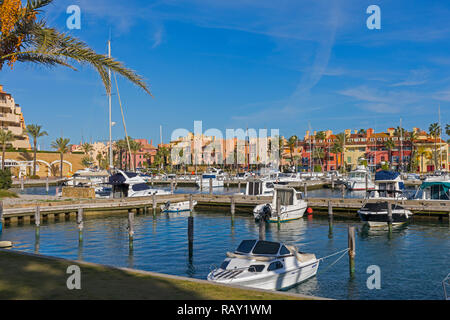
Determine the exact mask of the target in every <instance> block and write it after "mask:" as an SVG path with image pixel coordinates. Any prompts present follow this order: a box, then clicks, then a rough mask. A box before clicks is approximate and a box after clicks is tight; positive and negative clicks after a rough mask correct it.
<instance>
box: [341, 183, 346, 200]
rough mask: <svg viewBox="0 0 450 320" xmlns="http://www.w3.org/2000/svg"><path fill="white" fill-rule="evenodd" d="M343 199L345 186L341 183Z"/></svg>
mask: <svg viewBox="0 0 450 320" xmlns="http://www.w3.org/2000/svg"><path fill="white" fill-rule="evenodd" d="M341 192H342V199H344V198H345V186H344V185H343V184H341Z"/></svg>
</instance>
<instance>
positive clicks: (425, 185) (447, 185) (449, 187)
mask: <svg viewBox="0 0 450 320" xmlns="http://www.w3.org/2000/svg"><path fill="white" fill-rule="evenodd" d="M437 185H439V186H442V188H443V189H444V191H445V192H446V193H447V192H448V190H450V182H447V181H428V182H427V181H425V182H423V183H422V184H421V185H420V189H425V188H428V187H431V186H437Z"/></svg>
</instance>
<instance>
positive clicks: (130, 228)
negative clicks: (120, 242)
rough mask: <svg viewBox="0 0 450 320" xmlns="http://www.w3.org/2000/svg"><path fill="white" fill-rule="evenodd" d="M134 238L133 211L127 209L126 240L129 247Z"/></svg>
mask: <svg viewBox="0 0 450 320" xmlns="http://www.w3.org/2000/svg"><path fill="white" fill-rule="evenodd" d="M133 237H134V213H133V210H131V209H128V240H129V241H130V245H131V244H132V242H133Z"/></svg>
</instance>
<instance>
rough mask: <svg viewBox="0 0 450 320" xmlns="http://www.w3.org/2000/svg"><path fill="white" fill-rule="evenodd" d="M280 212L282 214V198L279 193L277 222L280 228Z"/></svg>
mask: <svg viewBox="0 0 450 320" xmlns="http://www.w3.org/2000/svg"><path fill="white" fill-rule="evenodd" d="M280 214H281V198H280V195H279V194H278V193H277V224H278V228H280V224H281V221H280Z"/></svg>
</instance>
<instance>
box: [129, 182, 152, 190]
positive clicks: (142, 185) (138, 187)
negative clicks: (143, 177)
mask: <svg viewBox="0 0 450 320" xmlns="http://www.w3.org/2000/svg"><path fill="white" fill-rule="evenodd" d="M148 189H150V187H149V186H148V185H147V184H145V183H138V184H134V185H132V186H131V190H133V191H143V190H148Z"/></svg>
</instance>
